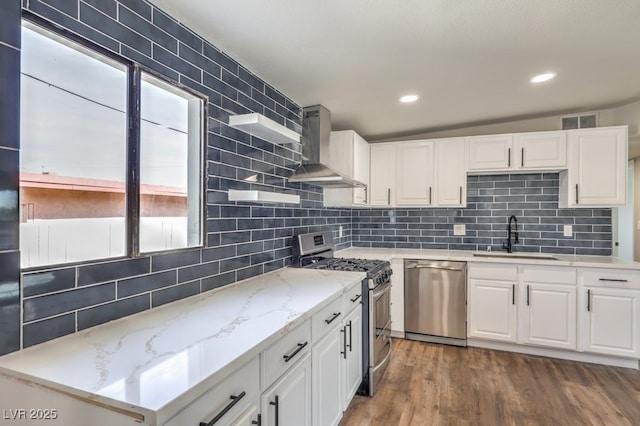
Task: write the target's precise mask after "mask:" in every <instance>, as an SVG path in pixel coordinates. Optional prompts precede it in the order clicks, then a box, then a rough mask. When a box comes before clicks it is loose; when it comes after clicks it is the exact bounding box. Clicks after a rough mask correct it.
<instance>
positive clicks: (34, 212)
mask: <svg viewBox="0 0 640 426" xmlns="http://www.w3.org/2000/svg"><path fill="white" fill-rule="evenodd" d="M97 50H98V49H90V48H88V47H86V46H84V43H83V44H80V43H77V42H74V41H71V40H70V39H66V38H64V37H61V36H59V35H57V34H54V33H53V32H50V31H47V30H44V29H42V28H40V27H37V26H35V25H33V24H30V23H27V22H25V23H24V25H23V28H22V55H21V58H22V59H21V61H22V63H21V72H22V77H21V148H20V204H21V224H20V250H21V262H22V267H36V266H43V265H53V264H62V263H69V262H78V261H87V260H94V259H104V258H111V257H122V256H136V255H138V254H139V253H146V252H152V251H159V250H168V249H179V248H186V247H195V246H199V245H201V244H202V230H201V226H202V225H201V224H202V195H201V192H202V161H201V159H202V146H203V143H202V138H203V137H204V134H205V132H204V131H203V128H204V127H203V126H204V124H203V123H204V119H203V111H204V100H203V98H202V97H201V96H198V95H195V94H193V93H191V92H190V91H187V90H185V89H183V88H179V87H177V86H175V85H172V84H170V83H168V82H165V81H163V80H161V79H159V78H157V77H155V76H153V75H151V74H150V73H147V72H143V71H141V70H140V69H139V68H138V67H137V66H136V65H134V64H131V63H126V62H125V61H123V60H119V59H118V58H115V59H114V58H113V57H110V56H107V55H104V54H101V53H98V52H97ZM134 88H135V89H134ZM136 105H137V106H139V111H140V114H139V116H138V114H137V112H136V109H137V108H131V106H136ZM130 124H131V125H130Z"/></svg>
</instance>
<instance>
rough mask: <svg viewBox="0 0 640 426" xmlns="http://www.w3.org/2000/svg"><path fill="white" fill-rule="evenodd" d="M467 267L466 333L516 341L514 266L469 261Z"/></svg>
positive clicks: (516, 271) (491, 338) (472, 335)
mask: <svg viewBox="0 0 640 426" xmlns="http://www.w3.org/2000/svg"><path fill="white" fill-rule="evenodd" d="M468 268H469V269H468V272H469V275H468V287H469V304H468V306H467V307H468V309H469V312H468V316H469V324H468V336H469V337H478V338H484V339H490V340H497V341H503V342H515V341H516V339H517V330H518V324H517V319H518V318H517V312H518V309H517V306H516V303H517V301H516V281H517V275H518V268H517V266H515V265H498V264H486V265H485V264H476V263H470V264H469V265H468Z"/></svg>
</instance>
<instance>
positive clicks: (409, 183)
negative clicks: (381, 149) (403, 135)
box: [395, 141, 434, 206]
mask: <svg viewBox="0 0 640 426" xmlns="http://www.w3.org/2000/svg"><path fill="white" fill-rule="evenodd" d="M433 146H434V144H433V142H422V141H416V142H410V143H403V144H398V146H397V147H396V200H395V201H396V205H397V206H430V205H432V204H433V190H434V188H433V174H434V171H433V160H434V158H433Z"/></svg>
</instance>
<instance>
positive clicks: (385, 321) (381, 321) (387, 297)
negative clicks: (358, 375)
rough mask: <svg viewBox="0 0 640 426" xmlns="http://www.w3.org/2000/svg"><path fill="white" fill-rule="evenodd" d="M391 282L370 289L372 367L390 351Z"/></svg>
mask: <svg viewBox="0 0 640 426" xmlns="http://www.w3.org/2000/svg"><path fill="white" fill-rule="evenodd" d="M390 307H391V283H390V282H387V283H385V284H381V285H379V286H377V287H376V288H374V289H373V290H371V304H370V309H371V316H370V317H369V318H370V321H371V324H370V336H371V342H372V343H373V345H372V346H373V347H372V351H371V354H372V358H373V359H372V360H371V361H372V367H376V366H377V365H379V364H380V363H381V362H382V361H383V360H384V359H385V358H386V357H387V355H388V353H389V352H390V351H391V338H390V337H391V313H390Z"/></svg>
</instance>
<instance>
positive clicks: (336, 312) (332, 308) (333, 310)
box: [311, 297, 345, 343]
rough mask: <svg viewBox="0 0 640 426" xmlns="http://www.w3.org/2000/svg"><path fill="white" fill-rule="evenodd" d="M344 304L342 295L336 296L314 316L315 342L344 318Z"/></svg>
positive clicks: (313, 330)
mask: <svg viewBox="0 0 640 426" xmlns="http://www.w3.org/2000/svg"><path fill="white" fill-rule="evenodd" d="M344 314H345V313H344V306H343V305H342V297H338V298H336V299H335V300H334V301H332V302H331V303H329V304H328V305H327V306H325V307H324V308H322V309H321V310H320V311H319V312H318V313H316V314H315V315H314V316H313V329H312V330H311V331H312V333H313V342H314V343H315V342H317V341H318V340H320V339H321V338H322V336H324V335H325V334H327V332H328V331H329V330H333V329H334V328H335V327H336V326H337V325H338V324H340V321H341V320H342V318H344Z"/></svg>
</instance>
